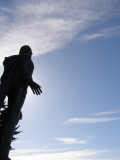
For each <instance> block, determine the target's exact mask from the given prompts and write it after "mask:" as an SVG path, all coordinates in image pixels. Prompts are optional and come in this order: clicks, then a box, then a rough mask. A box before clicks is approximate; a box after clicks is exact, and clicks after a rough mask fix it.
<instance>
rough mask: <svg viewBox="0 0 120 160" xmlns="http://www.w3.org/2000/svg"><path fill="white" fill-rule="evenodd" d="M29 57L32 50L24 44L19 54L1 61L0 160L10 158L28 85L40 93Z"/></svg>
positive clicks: (36, 92)
mask: <svg viewBox="0 0 120 160" xmlns="http://www.w3.org/2000/svg"><path fill="white" fill-rule="evenodd" d="M31 57H32V50H31V48H30V47H29V46H27V45H25V46H22V47H21V48H20V51H19V55H13V56H10V57H6V58H5V60H4V61H3V65H4V72H3V75H2V77H1V84H0V160H10V158H9V152H10V150H11V149H12V147H11V142H12V141H13V140H15V139H16V138H14V137H13V136H14V135H16V134H18V133H20V132H18V131H17V128H18V127H19V126H17V124H18V122H19V120H20V119H22V112H21V108H22V106H23V104H24V101H25V98H26V94H27V88H28V86H30V88H31V89H32V91H33V93H34V94H36V95H40V94H41V93H42V90H41V86H39V85H38V84H37V83H35V82H34V81H33V79H32V73H33V70H34V65H33V62H32V60H31ZM6 96H7V97H8V104H7V105H6V104H5V98H6Z"/></svg>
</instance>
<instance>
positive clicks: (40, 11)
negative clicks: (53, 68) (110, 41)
mask: <svg viewBox="0 0 120 160" xmlns="http://www.w3.org/2000/svg"><path fill="white" fill-rule="evenodd" d="M13 2H14V3H13V5H12V7H11V8H5V7H2V6H1V8H0V53H1V54H0V61H2V60H3V57H4V56H9V55H11V54H18V52H19V48H20V47H21V46H22V45H24V44H29V45H30V46H31V47H32V49H33V52H34V55H40V54H45V53H49V52H53V51H55V50H56V49H59V48H62V47H63V46H64V45H65V44H67V43H68V42H69V41H71V40H73V39H74V37H75V36H76V34H77V33H82V32H83V31H85V30H86V29H87V28H89V27H92V26H94V25H96V24H97V22H98V21H99V22H100V20H101V19H102V22H101V23H103V22H104V21H107V20H108V19H110V18H111V17H113V16H114V17H117V16H119V14H118V12H119V10H118V8H116V7H115V4H116V3H117V2H118V1H117V0H114V1H112V0H109V1H108V0H103V1H100V0H96V1H94V0H91V1H90V0H85V1H83V0H70V1H69V3H68V0H61V1H57V0H52V1H49V0H44V1H39V0H34V1H32V0H30V1H22V0H20V1H19V0H18V1H13ZM113 11H114V12H113ZM96 36H100V35H94V36H93V37H96Z"/></svg>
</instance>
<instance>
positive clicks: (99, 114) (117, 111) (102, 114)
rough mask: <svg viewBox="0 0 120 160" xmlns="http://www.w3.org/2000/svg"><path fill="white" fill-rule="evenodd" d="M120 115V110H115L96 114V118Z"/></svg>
mask: <svg viewBox="0 0 120 160" xmlns="http://www.w3.org/2000/svg"><path fill="white" fill-rule="evenodd" d="M118 113H120V110H114V111H108V112H99V113H94V114H93V115H94V116H104V115H111V114H118Z"/></svg>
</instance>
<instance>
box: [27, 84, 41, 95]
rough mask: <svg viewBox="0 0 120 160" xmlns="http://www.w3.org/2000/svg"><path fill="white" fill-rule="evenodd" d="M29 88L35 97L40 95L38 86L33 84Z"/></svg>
mask: <svg viewBox="0 0 120 160" xmlns="http://www.w3.org/2000/svg"><path fill="white" fill-rule="evenodd" d="M30 88H31V89H32V91H33V93H34V94H36V95H40V94H41V93H42V90H41V86H39V85H38V84H37V83H35V82H33V83H32V84H31V85H30Z"/></svg>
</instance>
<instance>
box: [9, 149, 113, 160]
mask: <svg viewBox="0 0 120 160" xmlns="http://www.w3.org/2000/svg"><path fill="white" fill-rule="evenodd" d="M13 152H14V151H13ZM23 152H24V150H23ZM107 152H108V151H106V150H90V149H86V150H77V151H74V150H71V151H62V152H52V153H42V154H40V153H35V152H34V153H32V154H29V155H26V156H24V155H23V154H22V152H21V154H19V155H14V156H12V154H11V156H12V159H13V160H20V159H24V160H33V159H35V160H40V159H42V160H61V159H62V160H68V159H69V160H92V158H96V160H99V158H98V157H99V156H100V155H101V154H102V155H104V154H106V153H107ZM101 160H107V159H101ZM110 160H112V159H110Z"/></svg>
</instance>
